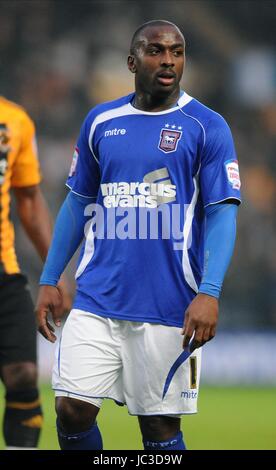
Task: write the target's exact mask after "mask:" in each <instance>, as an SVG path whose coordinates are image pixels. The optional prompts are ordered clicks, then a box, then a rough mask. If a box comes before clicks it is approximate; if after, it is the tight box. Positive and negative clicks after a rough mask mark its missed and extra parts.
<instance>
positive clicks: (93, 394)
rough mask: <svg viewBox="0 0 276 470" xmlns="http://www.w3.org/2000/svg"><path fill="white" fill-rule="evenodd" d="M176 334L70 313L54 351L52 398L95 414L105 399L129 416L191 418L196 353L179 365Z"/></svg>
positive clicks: (179, 347) (167, 328) (169, 329)
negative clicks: (88, 406) (86, 406)
mask: <svg viewBox="0 0 276 470" xmlns="http://www.w3.org/2000/svg"><path fill="white" fill-rule="evenodd" d="M180 332H181V329H180V328H176V327H171V326H163V325H156V324H152V323H138V322H130V321H125V320H113V319H110V318H103V317H100V316H97V315H93V314H91V313H89V312H84V311H82V310H77V309H73V310H72V311H71V313H70V315H69V317H68V319H67V321H66V322H65V325H64V328H63V331H62V335H61V339H60V342H59V344H58V346H57V350H56V361H55V366H54V371H53V389H54V390H55V394H56V396H66V397H72V398H76V399H80V400H82V401H87V402H89V403H92V404H94V405H96V406H97V407H99V408H100V406H101V404H102V400H103V399H104V398H111V399H113V400H115V401H117V402H120V403H122V404H126V405H127V407H128V411H129V414H131V415H172V416H175V415H182V414H191V413H196V412H197V397H198V387H199V377H200V369H201V350H200V349H196V350H195V351H194V352H193V353H192V355H191V356H190V357H189V358H187V359H186V360H185V361H184V362H182V361H181V358H182V356H183V354H182V353H183V349H182V342H183V336H181V334H180ZM181 354H182V356H181V357H180V355H181ZM179 357H180V359H179ZM177 360H178V361H177ZM176 361H177V362H176Z"/></svg>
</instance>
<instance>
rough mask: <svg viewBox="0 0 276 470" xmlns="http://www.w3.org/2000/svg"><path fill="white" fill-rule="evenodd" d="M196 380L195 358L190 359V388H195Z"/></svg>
mask: <svg viewBox="0 0 276 470" xmlns="http://www.w3.org/2000/svg"><path fill="white" fill-rule="evenodd" d="M196 379H197V357H196V356H192V357H190V388H196Z"/></svg>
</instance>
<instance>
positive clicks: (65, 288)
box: [57, 274, 72, 313]
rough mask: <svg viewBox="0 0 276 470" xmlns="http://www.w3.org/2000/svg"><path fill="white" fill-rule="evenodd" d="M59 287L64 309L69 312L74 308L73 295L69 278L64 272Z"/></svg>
mask: <svg viewBox="0 0 276 470" xmlns="http://www.w3.org/2000/svg"><path fill="white" fill-rule="evenodd" d="M57 287H58V290H59V292H60V293H61V297H62V308H63V311H64V313H68V312H70V310H71V308H72V295H71V292H70V286H69V283H68V280H67V278H66V276H65V275H64V274H62V276H61V278H60V280H59V282H58V285H57Z"/></svg>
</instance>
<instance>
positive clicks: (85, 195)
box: [36, 111, 100, 343]
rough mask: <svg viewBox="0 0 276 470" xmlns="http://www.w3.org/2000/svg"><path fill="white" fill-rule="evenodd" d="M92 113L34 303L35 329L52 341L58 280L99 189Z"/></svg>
mask: <svg viewBox="0 0 276 470" xmlns="http://www.w3.org/2000/svg"><path fill="white" fill-rule="evenodd" d="M94 117H95V113H94V111H92V112H90V113H89V114H88V116H87V118H86V119H85V121H84V123H83V125H82V128H81V131H80V136H79V139H78V142H77V147H76V150H75V153H74V156H73V162H72V166H71V170H70V174H69V178H68V180H67V186H68V187H69V188H70V189H71V191H70V193H69V194H68V196H67V198H66V199H65V201H64V203H63V205H62V207H61V209H60V211H59V214H58V217H57V220H56V224H55V228H54V234H53V239H52V242H51V246H50V249H49V252H48V256H47V259H46V263H45V265H44V269H43V273H42V276H41V278H40V286H41V287H40V290H39V295H38V300H37V306H36V316H37V323H38V330H39V331H40V333H41V334H42V335H43V336H44V337H45V338H46V339H47V340H49V341H51V342H52V343H53V342H55V340H56V336H55V334H54V328H53V327H52V326H51V324H50V323H49V320H48V315H49V314H50V315H51V316H52V318H53V321H54V324H55V325H56V326H60V323H61V321H60V320H61V316H62V311H61V304H62V298H61V291H60V289H59V286H58V281H59V279H60V276H61V274H62V273H63V271H64V270H65V268H66V266H67V264H68V263H69V261H70V259H71V258H72V256H73V255H74V253H75V251H76V250H77V248H78V246H79V245H80V243H81V241H82V240H83V238H84V230H85V224H86V222H87V221H88V219H87V216H85V208H86V207H87V205H89V204H91V203H92V202H95V200H96V197H97V193H98V189H99V179H100V178H99V164H98V161H97V159H96V158H95V154H94V151H93V152H92V145H93V144H92V143H89V135H90V129H91V125H92V122H93V119H94Z"/></svg>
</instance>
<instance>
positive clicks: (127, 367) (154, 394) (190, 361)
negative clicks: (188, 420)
mask: <svg viewBox="0 0 276 470" xmlns="http://www.w3.org/2000/svg"><path fill="white" fill-rule="evenodd" d="M130 329H131V332H130V334H129V335H128V339H127V341H126V343H125V348H124V355H123V363H124V372H123V383H124V390H125V397H126V402H127V405H128V408H129V412H130V413H131V414H135V415H140V416H143V415H144V416H146V415H169V416H180V415H182V414H190V413H195V412H196V411H197V397H198V389H199V378H200V369H201V350H199V349H197V350H195V351H194V352H193V353H192V355H191V356H190V357H188V358H185V355H184V352H183V348H182V342H183V337H182V336H181V329H180V328H176V327H167V326H163V325H155V324H149V323H144V324H142V323H141V324H139V323H136V324H135V323H131V325H130Z"/></svg>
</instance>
